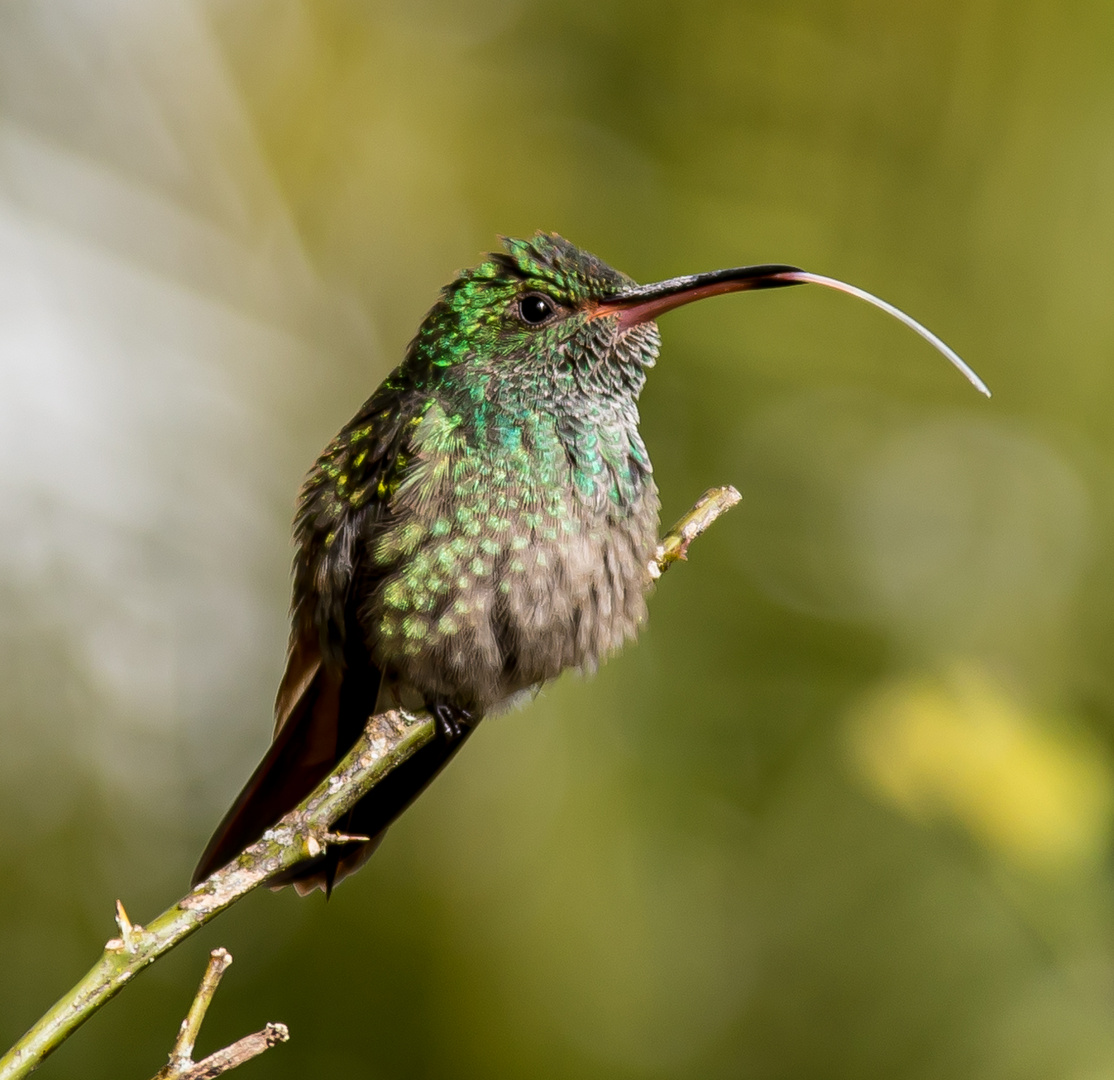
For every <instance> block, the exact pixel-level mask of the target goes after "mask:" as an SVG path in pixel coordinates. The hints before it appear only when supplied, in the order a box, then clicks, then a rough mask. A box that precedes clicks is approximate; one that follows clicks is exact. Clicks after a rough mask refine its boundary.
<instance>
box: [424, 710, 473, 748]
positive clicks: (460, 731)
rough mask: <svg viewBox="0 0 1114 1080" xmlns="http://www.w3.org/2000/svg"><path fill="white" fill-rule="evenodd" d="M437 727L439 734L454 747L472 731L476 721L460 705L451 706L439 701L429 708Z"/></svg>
mask: <svg viewBox="0 0 1114 1080" xmlns="http://www.w3.org/2000/svg"><path fill="white" fill-rule="evenodd" d="M428 708H429V711H430V713H431V714H432V716H433V720H434V723H435V724H436V725H437V734H438V735H440V736H441V738H442V739H444V740H445V742H446V743H448V745H449V746H452V745H453V743H456V742H459V741H460V740H461V739H463V738H464V736H465V735H467V734H468V732H469V731H471V730H472V725H473V724H474V723H475V719H474V717H473V716H472V714H471V713H470V712H469V711H468V710H467V709H462V708H460V706H459V705H450V704H449V703H448V702H445V701H437V702H434V703H432V704H431V705H429V706H428Z"/></svg>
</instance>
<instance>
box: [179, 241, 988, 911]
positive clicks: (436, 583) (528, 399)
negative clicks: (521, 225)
mask: <svg viewBox="0 0 1114 1080" xmlns="http://www.w3.org/2000/svg"><path fill="white" fill-rule="evenodd" d="M806 283H813V284H819V285H824V286H828V287H831V288H836V289H839V290H841V291H844V292H848V293H851V294H852V295H855V296H858V297H859V298H861V299H864V300H867V301H868V302H870V303H872V304H875V305H876V306H878V307H881V308H882V309H883V310H885V311H887V312H888V313H889V314H891V315H893V316H895V317H896V318H898V319H900V320H901V321H902V322H904V323H905V324H906V325H908V326H910V327H911V328H912V329H914V330H915V331H916V332H917V333H919V334H921V335H922V336H923V337H925V338H926V339H927V340H929V341H930V342H931V343H932V344H933V345H935V346H936V347H937V348H938V349H939V350H940V351H942V352H943V353H944V354H945V355H946V356H947V357H948V359H949V360H951V362H952V363H953V364H954V365H955V366H956V367H958V368H959V369H960V370H961V371H962V372H963V373H964V374H965V375H966V376H967V378H968V379H969V380H970V381H971V382H973V383H974V385H975V386H976V387H977V388H978V389H980V390H982V391H983V392H984V393H986V394H987V395H988V396H989V391H988V390H987V389H986V387H985V385H984V384H983V383H982V382H981V380H979V378H978V376H977V375H975V374H974V372H973V371H972V370H971V369H970V368H969V367H967V365H966V364H965V363H964V362H963V361H962V360H961V359H960V358H959V357H958V356H957V355H956V354H955V353H954V352H952V350H951V349H949V348H948V346H946V345H945V344H944V343H943V342H942V341H940V340H939V339H938V338H937V337H935V335H933V334H932V333H931V332H930V331H928V330H926V329H925V328H924V327H923V326H921V325H920V324H919V323H917V322H916V321H915V320H913V319H911V318H910V317H909V316H908V315H906V314H905V313H904V312H901V311H899V310H898V309H897V308H894V307H892V306H891V305H889V304H887V303H886V302H885V301H882V300H879V299H878V298H877V297H874V296H872V295H871V294H869V293H866V292H864V291H862V290H860V289H857V288H856V287H854V286H851V285H847V284H846V283H844V282H840V281H837V280H835V279H833V278H826V277H823V276H821V275H817V274H810V273H807V272H806V271H803V270H801V269H800V268H798V267H795V266H788V265H781V264H764V265H757V266H743V267H736V268H732V269H726V270H716V271H712V272H710V273H703V274H694V275H689V276H685V277H677V278H671V279H669V280H666V281H661V282H657V283H655V284H652V285H638V284H636V282H635V281H634V280H633V279H631V278H630V277H628V276H627V275H626V274H623V273H620V272H619V271H617V270H614V269H612V268H611V267H610V266H608V265H607V264H606V263H604V262H602V261H601V260H600V259H598V258H597V257H596V256H594V255H591V254H589V253H588V252H586V251H583V250H582V249H580V248H578V247H576V246H575V245H573V244H571V243H569V242H568V241H567V240H565V239H563V238H562V237H560V236H558V235H556V234H552V233H548V234H547V233H538V234H536V235H535V236H534V237H533V238H532V239H529V240H516V239H505V240H504V241H503V244H502V250H501V251H498V252H495V253H492V254H490V255H488V256H487V257H486V258H485V259H484V261H482V262H481V263H479V265H477V266H475V267H473V268H471V269H468V270H465V271H463V272H461V273H460V274H459V275H458V276H457V278H456V279H455V280H454V281H452V282H451V283H450V284H448V285H447V286H445V288H444V289H442V291H441V296H440V299H439V300H438V301H437V303H436V304H435V305H434V306H433V308H432V309H431V310H430V312H429V313H428V315H426V317H425V319H424V320H423V322H422V324H421V326H420V327H419V329H418V332H417V335H416V336H415V338H414V339H413V341H412V342H411V343H410V345H409V347H408V349H407V351H406V356H405V359H404V360H403V362H402V363H401V364H400V365H399V366H398V367H397V368H395V370H394V371H392V372H391V373H390V375H388V376H387V378H386V380H385V381H384V382H383V384H382V385H381V386H380V387H379V388H378V389H377V390H376V391H375V392H374V393H373V394H372V395H371V397H370V398H369V399H368V400H367V402H366V403H365V404H364V405H363V407H362V408H361V409H360V410H359V412H357V413H356V415H355V416H354V417H353V418H352V420H351V421H350V422H349V423H348V424H346V425H345V427H344V428H343V429H342V430H341V431H340V433H339V434H338V435H337V436H336V438H335V439H333V441H332V442H330V443H329V445H328V446H327V447H326V448H325V450H324V451H323V452H322V454H321V456H320V457H319V458H318V460H317V462H316V464H315V465H314V466H313V468H312V470H311V471H310V473H309V475H308V477H307V479H306V481H305V483H304V485H303V487H302V489H301V493H300V495H299V498H298V502H297V511H296V516H295V522H294V540H295V546H296V555H295V558H294V568H293V599H292V603H291V633H290V643H289V649H288V654H287V662H286V670H285V673H284V675H283V677H282V680H281V682H280V684H279V688H278V694H277V697H276V701H275V727H274V736H273V741H272V743H271V746H270V748H269V750H268V751H267V753H266V755H265V756H264V757H263V760H262V761H261V762H260V764H259V766H258V767H257V768H256V770H255V772H254V773H253V774H252V776H251V778H250V779H249V780H248V782H247V784H246V785H245V787H244V789H243V791H242V792H241V793H240V795H239V796H238V798H237V799H236V801H235V802H234V803H233V805H232V807H231V809H230V810H229V811H228V813H227V814H226V815H225V817H224V819H223V821H222V822H221V823H220V825H219V826H218V828H217V830H216V832H215V833H214V835H213V837H212V839H211V840H210V841H209V844H208V846H207V847H206V849H205V851H204V853H203V855H202V856H201V860H200V862H199V864H198V866H197V869H196V871H195V872H194V877H193V881H194V883H195V884H196V883H197V882H199V881H201V880H203V879H204V878H206V877H208V876H209V874H210V873H212V872H213V871H214V870H216V869H218V868H220V867H221V866H223V865H224V864H225V863H227V862H229V861H231V860H232V859H234V858H235V857H236V856H237V855H238V854H239V853H240V851H241V850H242V849H243V848H245V847H247V846H248V845H249V844H251V843H253V842H254V841H255V840H257V839H259V837H260V836H261V835H262V834H263V833H264V831H265V830H266V829H268V828H269V827H270V826H272V825H274V824H275V823H276V822H277V821H278V819H279V818H280V817H282V816H283V814H285V813H287V812H288V811H289V810H291V809H293V808H294V807H295V806H296V805H297V804H298V803H299V802H301V801H302V799H304V798H305V797H306V796H307V795H308V794H309V793H310V792H311V791H312V790H313V788H314V787H316V786H317V784H318V783H320V781H321V780H322V779H324V777H325V776H327V775H328V774H329V773H330V772H331V771H332V769H333V767H334V766H335V765H336V764H337V763H338V762H339V761H340V759H341V758H342V757H343V756H344V755H345V754H346V753H347V751H348V750H349V749H350V748H351V747H352V745H353V744H354V743H355V741H356V739H357V738H358V737H359V735H360V732H361V731H362V730H363V728H364V725H365V722H366V720H367V718H368V717H369V716H371V715H372V714H374V713H376V712H378V711H382V710H384V709H387V708H391V707H401V708H406V709H424V710H427V711H428V712H429V713H430V714H431V715H432V716H433V719H434V721H435V725H436V737H435V738H434V739H432V740H431V741H430V742H428V743H426V744H425V745H424V746H423V747H422V748H421V749H419V750H418V751H417V752H416V753H414V754H413V755H412V756H411V757H409V758H408V759H407V760H405V761H404V762H402V763H401V764H400V765H399V766H397V767H396V768H395V769H394V770H393V771H392V772H391V773H389V774H388V775H387V776H386V777H385V778H384V779H383V780H382V781H381V782H380V783H379V784H377V785H376V786H375V787H374V788H372V790H371V791H370V792H369V793H368V794H367V795H366V796H364V798H363V799H362V800H361V801H360V802H359V803H358V804H357V805H356V807H355V808H354V809H353V810H352V811H351V812H350V814H349V815H348V817H347V818H346V819H345V820H344V821H343V822H340V823H338V824H337V826H336V827H337V828H338V829H341V830H342V831H343V832H344V833H346V834H349V835H355V836H358V837H361V838H367V839H359V840H357V841H355V842H351V843H347V844H339V845H330V846H329V847H328V848H327V849H326V850H325V851H324V852H323V853H321V854H320V855H319V856H318V857H316V858H314V859H309V860H306V861H304V862H302V863H299V864H298V865H297V866H295V867H294V868H292V869H291V870H289V871H287V872H286V874H285V876H283V877H280V878H277V879H276V880H275V881H274V882H273V883H272V884H273V885H275V886H281V885H284V884H293V885H294V886H295V888H296V889H297V890H298V892H299V893H302V894H303V895H304V894H306V893H309V892H311V891H313V890H314V889H316V888H320V889H322V890H323V891H324V892H325V893H326V894H328V893H329V892H330V891H331V890H332V888H333V886H334V884H336V883H337V882H338V881H340V880H341V879H342V878H344V877H345V876H347V875H348V874H351V873H352V872H353V871H355V870H356V869H358V868H359V867H360V866H361V865H362V864H363V862H364V861H365V860H366V859H367V858H368V857H369V856H370V855H371V853H372V852H373V851H374V850H375V848H376V847H377V846H378V845H379V843H380V842H381V841H382V839H383V835H384V833H385V831H386V829H387V827H388V826H389V825H390V824H391V823H392V822H393V821H394V820H395V819H396V818H397V817H398V816H399V814H401V813H402V812H403V811H404V810H405V809H406V808H407V807H408V806H409V805H410V804H411V802H413V800H414V799H415V798H416V797H417V796H418V795H419V794H420V793H421V792H422V791H423V790H424V789H425V787H426V785H427V784H428V783H429V782H430V781H431V780H432V779H433V778H434V777H435V776H436V775H437V774H438V773H439V772H440V771H441V769H442V768H443V767H444V766H445V765H446V764H447V763H448V762H449V760H450V759H451V758H452V757H453V756H454V755H455V754H456V753H457V751H458V750H459V749H460V747H461V746H462V745H463V743H464V742H465V741H466V740H467V738H468V737H469V735H470V734H471V733H472V732H473V731H474V730H475V728H476V726H477V724H478V723H479V722H480V721H481V719H482V718H483V717H484V716H485V715H489V714H491V713H493V712H496V711H498V710H500V709H504V708H506V707H507V706H508V705H509V704H510V703H512V702H513V701H515V700H516V699H518V698H520V697H522V696H524V695H527V694H529V693H530V692H533V691H536V690H537V688H539V687H540V686H541V685H542V684H543V683H545V682H547V681H549V680H550V679H553V678H556V676H558V675H559V674H560V673H561V672H562V671H564V670H566V669H567V668H576V669H580V670H582V671H591V670H593V669H595V668H596V667H597V665H598V664H599V663H601V662H602V661H603V660H604V659H605V658H606V657H608V656H609V655H611V654H612V653H614V652H615V651H616V650H617V649H619V648H620V646H622V645H623V643H624V642H626V641H627V640H629V639H631V638H633V637H634V636H635V635H636V633H637V631H638V629H639V627H640V626H641V625H642V623H643V622H644V621H645V619H646V598H647V595H648V593H649V591H650V589H651V586H652V584H653V577H652V574H651V570H650V564H651V562H652V560H653V556H654V552H655V548H656V546H657V542H658V527H659V523H658V512H659V505H660V504H659V499H658V491H657V488H656V486H655V484H654V478H653V470H652V467H651V464H650V457H649V455H648V453H647V451H646V446H645V444H644V443H643V441H642V436H641V434H640V433H639V414H638V397H639V394H640V392H641V390H642V387H643V384H644V383H645V381H646V373H647V371H648V369H649V368H651V367H652V366H653V365H654V362H655V361H656V360H657V357H658V352H659V348H660V345H661V338H660V335H659V333H658V328H657V324H656V321H655V320H656V319H657V317H658V316H659V315H662V314H664V313H665V312H667V311H669V310H671V309H673V308H676V307H679V306H681V305H682V304H689V303H692V302H694V301H697V300H702V299H705V298H707V297H711V296H716V295H718V294H721V293H729V292H737V291H743V290H750V289H770V288H779V287H785V286H791V285H799V284H806Z"/></svg>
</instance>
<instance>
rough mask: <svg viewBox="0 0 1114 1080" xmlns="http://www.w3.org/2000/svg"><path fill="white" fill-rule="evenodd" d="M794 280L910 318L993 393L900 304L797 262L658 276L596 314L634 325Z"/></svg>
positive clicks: (983, 390)
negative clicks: (704, 302) (713, 299)
mask: <svg viewBox="0 0 1114 1080" xmlns="http://www.w3.org/2000/svg"><path fill="white" fill-rule="evenodd" d="M788 285H823V286H825V287H826V288H829V289H836V290H838V291H839V292H844V293H848V294H849V295H851V296H856V297H858V298H859V299H860V300H865V301H866V302H867V303H868V304H873V305H874V306H875V307H877V308H881V309H882V310H883V311H885V312H886V313H887V314H889V315H892V316H893V317H894V318H895V319H897V320H898V321H899V322H901V323H904V324H905V325H906V326H908V327H909V329H910V330H914V331H915V332H916V333H918V334H920V336H921V337H923V338H924V339H925V341H927V342H929V343H930V344H931V345H932V346H933V347H934V348H936V349H938V350H939V351H940V352H941V353H943V354H944V356H946V357H947V358H948V360H949V361H951V363H952V364H953V365H954V366H955V367H956V368H958V369H959V371H960V372H962V373H963V375H964V376H965V377H966V379H967V381H968V382H970V383H971V385H972V386H974V387H975V389H976V390H978V391H979V392H980V393H983V394H985V395H986V396H987V397H990V390H989V389H988V388H987V385H986V383H984V382H983V381H982V379H980V378H979V377H978V375H976V374H975V372H974V371H973V370H972V369H971V368H970V367H969V366H968V365H967V364H966V363H965V362H964V361H963V359H962V358H961V357H960V356H959V354H958V353H957V352H955V350H954V349H951V348H949V347H948V346H947V345H945V344H944V342H943V341H941V340H940V339H939V338H938V337H937V336H936V335H935V334H934V333H933V332H932V331H931V330H929V329H928V328H927V327H925V326H922V325H921V324H920V323H919V322H917V320H916V319H914V318H912V317H911V316H909V315H906V314H905V312H904V311H902V310H901V309H900V308H896V307H894V306H893V304H889V303H887V302H886V301H885V300H881V299H879V298H878V297H877V296H874V295H873V294H872V293H868V292H866V291H865V290H864V289H860V288H857V287H856V286H854V285H848V284H847V283H846V282H844V281H837V280H836V279H835V278H829V277H823V276H822V275H820V274H810V273H809V272H808V271H807V270H802V269H800V267H797V266H786V265H783V264H780V263H766V264H762V265H759V266H736V267H733V268H731V269H729V270H712V271H710V272H708V273H706V274H689V275H688V276H686V277H677V278H670V279H669V280H668V281H658V282H655V283H654V284H653V285H639V286H637V287H636V288H633V289H628V290H627V291H626V292H625V293H621V294H620V295H619V296H614V297H612V298H611V299H610V300H606V301H605V302H604V303H602V304H600V305H599V307H598V308H596V310H595V312H594V315H593V317H594V318H601V317H603V316H605V315H617V316H618V318H619V329H620V330H629V329H630V328H631V327H632V326H637V325H638V324H639V323H644V322H649V321H650V320H651V319H656V318H657V317H658V316H659V315H662V314H664V313H665V312H667V311H672V310H673V308H676V307H680V306H681V305H682V304H691V303H693V302H694V301H696V300H704V299H706V298H707V297H709V296H719V295H720V294H721V293H729V292H743V291H745V290H748V289H778V288H784V287H786V286H788Z"/></svg>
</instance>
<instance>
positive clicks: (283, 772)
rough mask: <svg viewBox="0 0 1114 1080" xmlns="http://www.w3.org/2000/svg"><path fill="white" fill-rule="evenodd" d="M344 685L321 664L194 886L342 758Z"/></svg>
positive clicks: (205, 857)
mask: <svg viewBox="0 0 1114 1080" xmlns="http://www.w3.org/2000/svg"><path fill="white" fill-rule="evenodd" d="M339 702H340V679H339V678H338V677H337V676H336V675H335V674H332V673H331V672H330V671H329V670H328V669H327V668H326V667H325V666H324V665H322V664H321V663H320V661H318V662H317V664H316V667H315V670H314V671H313V672H312V673H311V674H310V675H309V676H308V677H307V678H306V679H305V680H304V684H303V687H302V692H301V695H300V696H299V698H298V700H297V701H296V702H294V703H293V704H292V705H291V706H290V707H289V708H288V709H287V713H286V718H285V722H284V723H283V724H282V726H281V727H280V728H279V729H278V730H277V731H276V733H275V739H274V742H272V743H271V746H270V748H269V749H268V751H267V753H266V755H265V756H264V758H263V760H262V761H261V762H260V763H259V765H258V766H257V767H256V769H255V772H253V773H252V775H251V778H250V779H249V780H248V782H247V783H246V784H245V785H244V789H243V790H242V791H241V792H240V794H239V795H238V796H237V797H236V801H235V802H234V803H233V804H232V807H231V808H230V809H229V811H228V813H227V814H225V815H224V818H223V820H222V821H221V823H220V825H218V826H217V829H216V832H214V833H213V837H212V839H211V840H210V841H209V843H208V846H207V847H206V848H205V851H204V852H203V853H202V855H201V859H200V861H199V862H198V864H197V869H196V870H194V872H193V884H194V885H196V884H197V883H198V882H199V881H203V880H204V879H205V878H207V877H208V876H209V875H210V874H211V873H213V871H215V870H219V869H220V868H221V867H222V866H224V865H225V864H226V863H228V862H231V861H232V860H233V859H234V858H235V857H236V856H237V855H239V853H240V852H241V851H243V849H244V848H245V847H247V846H248V845H249V844H253V843H254V842H255V841H256V840H258V839H259V838H260V837H261V836H262V835H263V833H264V832H266V830H267V829H269V828H270V827H271V826H272V825H274V824H275V822H277V821H278V820H279V818H281V817H282V816H283V814H285V813H287V812H288V811H289V810H292V809H293V808H294V807H295V806H297V805H298V803H300V802H301V801H302V799H304V798H305V797H306V796H307V795H308V794H309V793H310V792H311V791H312V790H313V789H314V788H315V787H316V786H317V785H318V784H319V783H320V782H321V781H322V780H323V779H324V778H325V777H326V776H327V775H328V774H329V772H330V771H331V770H332V768H333V766H334V765H335V764H336V762H337V761H338V760H339V758H340V756H342V755H343V754H344V752H345V750H347V747H345V748H344V750H340V751H339V753H338V745H337V735H338V730H337V727H338V724H337V720H338V711H339Z"/></svg>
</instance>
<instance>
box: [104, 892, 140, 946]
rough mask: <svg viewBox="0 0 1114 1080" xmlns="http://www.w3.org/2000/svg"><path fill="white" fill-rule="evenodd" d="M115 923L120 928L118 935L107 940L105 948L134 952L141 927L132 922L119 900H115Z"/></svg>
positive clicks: (137, 944)
mask: <svg viewBox="0 0 1114 1080" xmlns="http://www.w3.org/2000/svg"><path fill="white" fill-rule="evenodd" d="M116 925H117V926H118V927H119V928H120V936H119V937H118V938H113V939H112V940H111V941H109V942H107V943H106V944H105V948H106V949H108V950H110V951H111V952H126V953H134V952H136V950H137V949H138V948H139V935H140V934H142V933H143V927H142V926H140V925H139V924H138V923H133V922H132V921H131V919H129V918H128V913H127V912H126V911H125V910H124V905H123V904H122V903H121V902H120V901H119V900H117V901H116Z"/></svg>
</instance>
